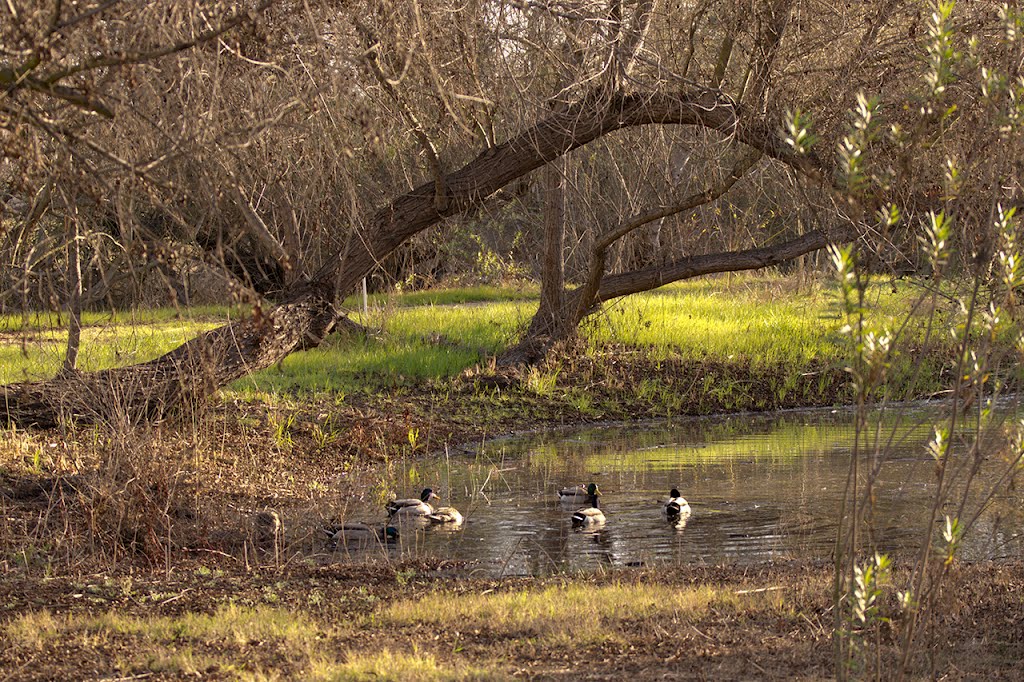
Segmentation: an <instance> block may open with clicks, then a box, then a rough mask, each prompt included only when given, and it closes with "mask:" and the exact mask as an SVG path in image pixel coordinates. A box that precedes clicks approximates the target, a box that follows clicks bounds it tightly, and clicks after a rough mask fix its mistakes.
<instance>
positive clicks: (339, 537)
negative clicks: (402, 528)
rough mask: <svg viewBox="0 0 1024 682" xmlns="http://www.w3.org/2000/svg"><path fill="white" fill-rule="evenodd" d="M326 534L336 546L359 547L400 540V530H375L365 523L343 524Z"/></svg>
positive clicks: (390, 527) (330, 529) (391, 528)
mask: <svg viewBox="0 0 1024 682" xmlns="http://www.w3.org/2000/svg"><path fill="white" fill-rule="evenodd" d="M324 532H325V533H327V534H328V535H329V536H330V538H331V543H332V544H333V545H334V546H337V545H343V546H346V547H348V546H350V545H354V546H359V545H368V544H370V543H371V542H376V543H386V542H394V541H395V540H397V539H398V529H396V528H393V527H392V526H383V527H380V528H375V527H373V526H369V525H367V524H365V523H343V524H341V525H340V526H334V527H332V528H325V529H324Z"/></svg>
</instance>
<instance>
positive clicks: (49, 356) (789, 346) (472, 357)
mask: <svg viewBox="0 0 1024 682" xmlns="http://www.w3.org/2000/svg"><path fill="white" fill-rule="evenodd" d="M922 291H923V290H922V288H921V285H919V284H917V283H914V282H912V281H909V280H905V281H900V282H897V283H891V282H888V281H879V282H878V283H877V286H874V287H872V288H871V289H870V290H869V300H868V301H867V303H868V304H869V306H870V308H871V310H872V315H873V317H874V318H875V319H877V320H878V321H879V326H882V325H888V326H889V327H890V328H896V327H897V325H899V324H900V323H901V321H903V320H905V319H909V322H910V324H909V325H907V326H906V327H905V328H904V329H903V335H904V337H905V342H904V347H905V348H906V349H907V351H906V352H904V353H902V354H898V355H895V356H894V357H893V361H892V363H891V369H890V372H891V375H892V377H893V378H894V381H893V382H892V384H891V386H892V390H893V391H894V392H896V393H900V394H902V395H901V397H920V396H927V395H931V394H933V393H935V392H936V391H938V390H939V389H940V384H941V382H940V378H941V377H942V375H943V372H944V371H945V370H946V366H947V365H948V362H949V360H950V357H951V352H952V351H951V350H950V348H951V346H950V341H949V337H948V334H946V335H942V334H935V333H931V334H929V331H928V326H927V325H928V324H929V322H930V321H931V322H932V323H933V324H936V325H938V326H939V327H940V328H941V327H942V326H948V324H949V320H950V319H951V316H952V312H951V311H952V310H953V306H952V304H951V303H950V302H949V301H948V300H944V299H939V300H940V303H941V306H942V308H941V309H940V310H939V311H938V313H937V316H936V317H935V318H934V319H930V318H929V317H928V316H927V315H926V314H924V313H923V312H922V311H920V310H919V311H917V312H916V313H915V314H911V313H910V311H911V309H912V306H913V305H914V303H915V301H917V299H918V298H919V296H920V295H921V294H922ZM533 295H534V292H532V291H528V290H527V291H520V290H513V291H501V290H496V289H464V290H445V291H437V292H414V293H409V294H396V295H391V296H389V297H384V296H382V295H375V296H374V298H373V300H372V305H371V308H370V310H369V312H368V313H366V314H363V313H361V312H354V313H353V318H354V319H355V320H357V321H359V322H360V323H362V324H364V325H366V326H367V327H368V328H369V329H370V330H371V331H372V333H371V334H370V335H369V336H366V337H364V336H362V335H359V334H344V333H339V334H335V335H333V336H332V337H331V338H329V339H328V340H327V342H326V343H324V344H323V346H322V347H320V348H318V349H315V350H311V351H307V352H302V353H295V354H293V355H291V356H289V357H288V358H286V359H285V360H284V361H283V362H282V363H280V364H279V365H277V366H275V367H272V368H270V369H267V370H263V371H261V372H257V373H254V374H252V375H251V376H249V377H246V378H244V379H242V380H239V381H237V382H235V383H234V384H233V385H232V386H230V387H229V388H228V389H227V390H226V391H225V397H226V398H228V399H229V400H237V399H242V400H257V401H268V400H269V401H271V402H277V401H281V400H285V401H287V400H300V401H301V400H304V399H307V398H308V397H309V396H310V395H313V394H331V395H333V396H335V397H337V396H346V395H351V394H356V393H361V394H364V395H373V394H378V393H380V392H381V391H385V392H388V391H390V392H394V391H407V392H408V391H424V390H425V391H429V392H431V393H433V394H434V395H435V396H437V397H440V399H441V401H442V402H443V400H444V396H446V395H450V394H451V393H452V392H456V393H458V394H459V395H460V397H461V398H465V397H466V391H465V390H464V389H465V386H464V385H463V383H462V382H461V381H459V377H460V375H462V374H463V373H465V372H466V371H467V370H468V369H470V368H473V367H475V366H478V365H480V364H481V363H486V361H487V359H488V358H489V357H492V356H493V355H495V354H497V353H499V352H500V351H501V350H502V349H504V348H505V347H507V346H508V345H509V344H510V343H512V342H514V341H515V340H516V338H517V337H518V335H519V334H520V333H522V330H523V329H524V328H525V325H526V324H527V322H528V321H529V317H530V315H531V314H532V313H533V311H534V309H535V308H536V302H535V300H533V299H531V298H530V297H531V296H533ZM349 303H351V304H353V305H356V304H357V301H349ZM244 314H246V311H244V310H240V309H228V308H223V309H217V308H204V309H197V310H187V311H172V310H156V311H139V312H135V313H111V314H89V315H87V316H86V319H85V323H86V325H87V327H86V329H85V331H84V334H83V353H82V356H81V359H80V363H81V367H82V368H83V369H86V370H92V369H102V368H106V367H111V366H117V365H125V364H130V363H133V362H141V361H144V360H147V359H150V358H153V357H156V356H157V355H159V354H161V353H164V352H166V351H168V350H170V349H171V348H173V347H175V346H176V345H178V344H180V343H182V342H183V341H184V340H186V339H187V338H189V337H191V336H192V335H194V334H196V333H199V332H201V331H205V330H207V329H210V328H212V327H213V326H216V325H217V324H221V323H223V322H226V321H228V320H230V319H237V318H238V317H239V316H240V315H244ZM59 322H61V320H60V319H59V317H58V316H54V315H52V314H51V315H35V316H8V317H6V318H4V319H2V320H0V332H2V333H3V340H4V341H5V343H3V344H2V346H0V381H5V382H9V381H18V380H25V379H36V378H43V377H47V376H52V374H53V373H54V372H56V370H57V369H58V368H59V366H60V362H61V359H62V353H63V346H64V343H65V338H66V332H64V331H63V330H61V329H60V328H59V326H58V323H59ZM843 323H844V320H842V319H841V315H840V310H839V304H838V302H837V300H836V295H835V291H834V290H833V288H832V287H831V285H830V284H827V283H825V284H823V283H810V284H798V283H796V282H795V281H793V280H790V279H787V278H781V277H770V276H759V277H736V278H734V279H732V280H729V281H728V285H727V280H725V279H713V278H712V279H708V280H701V281H696V282H684V283H680V284H676V285H673V286H669V287H665V288H663V289H661V290H658V291H655V292H650V293H647V294H644V295H639V296H634V297H630V298H628V299H625V300H623V301H619V302H613V303H611V304H609V305H608V306H607V307H606V309H605V310H604V311H603V312H602V313H601V314H599V315H597V316H594V317H593V318H591V319H590V320H588V321H587V322H586V323H585V324H584V327H583V329H582V332H583V334H582V337H583V339H584V340H585V342H584V343H583V345H581V346H580V347H578V348H575V349H572V350H571V351H570V352H568V353H561V354H556V355H554V356H552V358H551V359H550V360H549V362H547V363H545V364H544V365H542V366H540V367H538V368H535V369H533V370H532V371H530V372H529V373H527V374H526V375H525V376H524V377H522V380H521V381H520V382H518V383H517V387H518V388H520V389H521V391H520V392H519V393H520V397H521V399H522V402H524V404H525V409H526V411H527V412H530V413H532V414H533V415H534V416H536V413H537V412H539V411H546V412H552V413H553V415H554V417H555V419H557V420H564V419H565V418H566V417H567V416H576V417H577V418H580V419H602V418H619V417H623V416H628V415H630V414H633V415H635V416H664V415H666V414H679V413H709V412H716V411H731V410H744V409H761V410H763V409H775V408H780V407H794V406H800V405H829V404H834V403H837V402H844V400H848V399H849V395H848V394H847V393H846V387H845V384H846V379H845V376H844V374H843V368H844V367H845V365H846V363H847V356H848V349H847V347H846V345H845V340H844V339H843V337H842V336H841V335H840V334H839V329H840V327H841V325H842V324H843ZM915 372H916V373H915ZM474 385H475V387H476V388H478V389H479V388H481V387H482V388H488V387H490V386H493V384H490V383H488V382H487V381H483V382H479V381H478V382H477V383H476V384H474ZM502 388H505V389H508V386H507V385H503V386H502ZM506 392H507V391H506ZM472 393H473V397H474V398H476V397H480V398H481V405H480V406H479V409H491V410H497V411H498V412H499V413H500V412H501V411H502V408H503V405H502V404H501V403H502V401H501V400H499V401H495V400H493V399H492V398H493V396H492V395H490V392H489V391H486V390H483V391H481V390H475V391H473V392H472ZM624 402H625V403H626V404H624ZM533 403H539V404H540V405H541V407H540V408H539V409H538V410H535V409H533V407H532V404H533Z"/></svg>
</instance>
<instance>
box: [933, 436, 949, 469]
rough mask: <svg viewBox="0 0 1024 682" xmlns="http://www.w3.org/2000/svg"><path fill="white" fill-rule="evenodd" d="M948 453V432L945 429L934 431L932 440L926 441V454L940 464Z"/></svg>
mask: <svg viewBox="0 0 1024 682" xmlns="http://www.w3.org/2000/svg"><path fill="white" fill-rule="evenodd" d="M948 451H949V432H948V431H946V430H945V429H938V428H937V429H935V433H934V435H932V439H931V440H930V441H928V454H929V455H931V456H932V459H934V460H935V461H936V462H941V461H942V460H944V459H945V458H946V453H947V452H948Z"/></svg>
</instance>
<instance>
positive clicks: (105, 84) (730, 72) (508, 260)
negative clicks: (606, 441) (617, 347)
mask: <svg viewBox="0 0 1024 682" xmlns="http://www.w3.org/2000/svg"><path fill="white" fill-rule="evenodd" d="M932 11H933V8H932V4H931V3H930V2H923V1H921V0H905V1H900V2H886V3H881V2H879V3H873V2H872V3H848V4H842V5H840V6H835V7H833V6H823V5H821V4H820V3H812V2H804V1H801V0H763V1H759V2H754V3H750V2H745V1H739V0H700V1H698V2H693V3H668V2H663V1H661V0H636V1H634V2H625V1H623V0H602V1H597V0H565V1H563V2H532V1H526V2H524V1H522V0H473V1H470V2H458V3H455V2H447V1H445V0H431V1H427V0H414V1H413V2H405V1H404V0H403V1H402V2H383V1H372V2H371V1H367V2H351V3H338V2H330V1H323V2H302V3H300V2H291V1H289V0H276V1H274V0H264V1H262V2H257V1H255V0H250V1H248V2H226V1H225V2H221V1H214V2H203V3H194V2H183V1H181V0H163V1H161V2H155V3H146V4H142V5H140V4H133V3H126V2H119V1H117V0H114V1H113V2H111V1H110V0H106V1H100V0H95V1H94V2H91V3H90V2H85V3H76V4H74V5H69V4H66V3H62V2H60V1H59V0H51V1H50V2H44V3H38V2H36V1H35V0H32V1H30V0H20V1H19V0H11V2H8V3H5V6H4V7H2V8H0V13H2V14H3V16H2V17H0V18H2V19H3V21H0V149H2V151H3V157H2V160H0V187H2V190H0V191H2V192H3V196H4V206H5V208H4V213H3V221H4V222H3V225H4V235H3V236H4V241H3V244H2V245H0V252H2V254H3V261H2V262H3V264H4V269H3V272H2V273H0V283H2V285H3V286H2V291H0V294H2V296H0V303H2V305H3V307H4V308H5V309H6V310H12V309H22V310H25V309H38V308H56V309H65V310H68V311H69V312H70V313H71V319H72V343H69V358H68V361H67V362H66V369H67V370H68V371H72V370H73V369H74V366H75V362H74V357H73V346H74V343H73V341H74V337H75V322H74V320H75V319H76V317H77V314H78V311H80V310H81V309H82V308H83V307H88V306H111V305H114V306H118V305H120V306H123V305H132V304H137V303H140V302H148V303H166V302H168V301H177V302H192V301H194V300H196V297H197V296H199V297H201V296H202V295H203V294H204V293H205V294H206V295H209V292H215V295H216V296H217V299H218V300H223V298H224V295H225V294H230V295H232V296H234V297H236V299H238V300H242V301H247V302H251V303H252V304H253V306H254V310H255V311H256V312H257V314H255V315H254V316H253V318H252V319H250V320H247V321H243V322H241V323H239V324H238V325H233V326H231V327H230V328H225V329H222V330H215V331H214V332H211V333H209V334H207V335H204V336H201V337H198V338H197V339H194V340H193V341H192V342H190V343H189V344H186V346H183V347H182V348H180V349H178V350H177V351H175V352H173V353H172V354H170V355H169V356H167V357H165V358H161V359H159V360H158V361H155V362H154V363H149V364H147V365H145V366H140V367H137V368H129V370H127V371H126V372H122V373H112V374H106V375H101V376H96V377H79V380H82V381H86V382H88V383H89V386H90V388H89V391H91V392H93V393H95V392H96V391H104V392H108V393H109V391H110V390H112V389H107V388H100V387H101V386H112V385H114V384H118V385H119V388H118V390H117V394H118V395H121V394H122V392H123V388H124V385H125V379H126V377H128V376H129V374H130V375H131V378H132V385H138V386H140V387H141V388H139V389H138V390H136V391H133V392H132V393H133V394H138V393H148V395H147V396H145V397H138V399H137V400H135V401H134V402H136V403H137V404H138V405H140V406H144V407H142V408H140V409H144V411H146V412H147V413H148V412H150V411H154V410H155V411H156V412H161V411H162V409H163V407H161V406H166V405H167V404H173V403H174V402H175V401H177V400H178V397H180V396H184V395H188V396H193V397H195V394H196V392H198V393H199V394H200V397H201V396H202V395H205V394H206V393H207V392H208V391H209V390H210V388H211V387H216V386H218V385H221V384H222V383H223V382H224V381H230V380H231V379H233V378H236V377H237V376H239V375H240V374H244V373H246V372H248V371H252V370H254V369H259V368H260V367H263V366H266V365H267V364H269V363H273V362H276V361H278V360H279V359H280V358H281V357H283V356H284V355H287V354H288V353H290V352H293V351H294V350H297V349H301V348H307V347H310V346H311V345H315V344H317V343H319V342H320V340H322V338H323V337H324V336H325V335H326V334H328V333H330V331H331V329H333V327H334V324H335V323H336V322H337V320H338V311H337V310H336V309H335V308H334V304H335V302H336V301H337V300H338V297H339V296H343V295H345V294H346V293H348V292H349V291H350V289H351V288H352V287H353V286H354V284H355V283H357V282H358V281H359V280H360V279H361V278H363V277H364V276H367V275H373V274H375V273H376V274H377V275H379V279H380V281H385V282H386V281H393V280H394V279H396V278H397V279H405V278H409V277H413V278H416V277H420V278H431V277H441V276H446V275H453V274H459V273H460V272H463V271H466V270H470V271H471V270H472V269H473V268H474V266H475V267H477V268H478V270H480V269H483V270H486V271H488V272H494V271H498V272H501V271H503V270H508V269H511V270H514V271H516V272H523V273H527V274H528V275H531V276H540V277H541V278H542V279H543V281H544V294H543V296H542V301H543V302H542V305H541V309H540V311H539V313H538V316H537V317H536V318H535V320H534V324H533V325H531V327H530V330H528V332H527V334H526V337H525V338H524V344H521V345H520V346H519V347H517V349H513V350H514V351H516V352H513V353H512V354H511V355H510V358H509V360H510V361H512V362H517V361H522V360H525V361H531V360H534V359H536V358H537V357H538V356H540V355H542V354H543V353H545V352H547V349H548V348H549V347H550V342H551V341H552V340H557V339H558V338H563V337H565V336H567V335H571V334H572V333H573V332H574V330H575V328H576V325H577V324H578V322H579V321H580V320H581V319H582V318H583V317H584V316H585V315H587V314H588V313H590V312H592V311H593V310H594V309H595V308H596V307H597V306H599V305H600V303H601V301H604V300H607V299H608V298H613V297H619V296H624V295H628V294H630V293H633V292H636V291H642V290H645V289H650V288H652V287H655V286H658V285H660V284H662V283H665V282H668V281H672V280H676V279H680V278H685V277H690V276H695V275H699V274H702V273H706V272H716V271H725V270H735V269H752V268H759V267H765V266H768V265H777V264H782V263H786V262H788V261H790V260H792V259H793V258H796V257H798V256H800V255H802V254H807V253H813V252H815V251H817V250H819V249H821V248H823V247H824V246H825V245H826V244H828V243H830V242H836V241H839V242H842V241H850V240H859V241H860V242H861V243H862V245H864V247H865V250H864V256H863V257H864V259H868V258H869V256H868V255H867V254H869V253H870V254H871V256H870V258H872V259H874V262H875V266H874V267H877V268H898V269H901V270H914V269H918V268H919V267H920V266H921V259H920V257H919V254H918V247H917V244H918V241H917V235H916V234H915V229H916V228H917V226H918V225H920V224H921V223H922V220H923V219H924V218H926V217H927V215H928V214H929V212H932V211H936V210H938V209H940V208H943V207H945V208H947V210H955V212H956V213H957V214H958V215H959V216H961V217H962V219H961V220H959V221H958V223H957V225H958V232H957V233H956V234H954V235H953V236H952V238H953V239H955V240H956V241H957V243H958V244H961V245H963V246H965V247H966V248H964V249H963V250H962V251H960V253H963V254H971V255H968V256H965V258H966V259H968V260H970V259H971V258H974V257H975V255H974V254H978V253H980V254H981V255H982V257H984V256H985V255H986V254H988V255H991V249H988V250H986V249H985V248H982V247H984V244H985V243H986V240H987V239H988V237H987V236H986V231H985V229H983V227H982V226H984V225H985V224H988V222H990V221H989V217H990V216H989V214H990V212H991V208H990V206H991V204H992V202H991V201H990V199H991V197H992V196H993V194H995V193H999V194H1000V195H1001V196H1003V195H1005V196H1007V197H1010V200H1011V201H1013V200H1016V201H1019V198H1018V199H1013V197H1019V188H1017V187H1016V186H1014V187H1011V188H1009V191H1007V189H1006V188H1007V185H1006V183H1007V182H1010V183H1011V184H1012V182H1013V181H1012V180H1010V179H1011V178H1014V177H1017V178H1019V177H1020V173H1019V171H1020V170H1021V169H1020V163H1021V160H1020V159H1021V158H1022V155H1021V154H1019V153H1012V152H1013V151H1014V150H1009V149H1006V147H1005V145H1006V141H1005V139H1004V138H1003V136H1001V134H1000V124H999V123H997V122H996V121H995V119H994V118H993V112H992V111H991V104H990V103H988V102H987V100H986V99H985V98H982V97H979V91H978V88H979V86H978V83H979V82H983V81H984V76H983V74H982V75H979V74H981V72H980V69H981V68H982V67H983V66H985V65H986V64H988V65H989V66H988V67H987V68H989V69H991V68H992V65H998V67H999V69H998V72H999V73H1000V74H1002V75H1003V76H1002V77H1005V78H1006V79H1007V83H1009V84H1010V85H1009V86H1007V87H1010V89H1011V92H1012V91H1013V87H1015V86H1013V85H1012V84H1013V83H1014V82H1015V81H1014V79H1015V78H1018V77H1019V69H1020V64H1019V53H1020V51H1019V38H1018V37H1016V36H1007V28H1006V22H1005V17H1004V16H1002V15H1001V14H1000V11H999V7H998V5H997V4H996V3H988V2H980V3H971V4H970V5H969V6H966V5H965V6H964V7H962V8H959V9H958V12H957V15H956V19H955V21H956V23H957V26H956V31H955V32H953V33H952V34H951V35H953V36H955V37H954V38H952V39H951V40H952V41H954V43H955V44H951V45H949V46H948V47H949V49H950V50H953V51H956V50H964V49H965V48H966V47H967V44H968V42H970V48H971V54H972V55H975V56H976V62H977V63H976V64H973V65H968V66H964V65H961V66H960V67H959V68H964V69H965V70H973V72H976V73H975V75H978V77H977V78H963V79H958V78H951V79H948V82H946V83H945V84H944V86H943V90H942V92H941V97H940V98H939V99H938V100H935V99H934V98H931V99H929V97H930V96H931V94H933V93H929V92H927V90H928V87H927V85H926V84H923V83H924V81H923V78H924V77H925V74H927V73H928V72H929V69H930V68H931V66H930V64H931V61H933V60H934V59H937V58H940V57H941V56H940V57H936V56H935V55H933V54H932V53H931V52H930V50H931V49H932V47H931V46H932V44H933V42H934V36H932V35H931V34H930V31H931V29H930V28H929V27H930V26H931V25H932V22H931V19H930V17H931V14H932ZM1007 38H1009V39H1007ZM956 41H959V42H956ZM944 49H945V48H944ZM859 92H868V93H871V96H872V97H873V98H877V99H876V100H875V103H873V104H872V105H871V106H872V107H874V108H873V111H874V112H875V115H876V116H879V117H883V118H884V120H885V124H886V126H887V128H886V132H885V133H884V134H877V135H874V136H873V137H872V139H870V140H868V141H867V142H866V149H867V150H868V151H870V154H866V155H865V157H864V158H865V159H866V160H865V161H864V162H863V163H861V165H860V166H859V167H858V168H857V169H856V173H853V174H851V173H850V172H848V171H849V168H846V166H848V165H849V163H850V159H848V158H845V157H844V156H843V154H844V152H843V148H842V139H843V138H844V136H846V135H847V134H848V132H849V129H850V125H851V121H850V116H849V114H848V112H849V111H850V110H851V108H856V107H857V106H858V104H857V102H858V100H857V93H859ZM929 102H937V104H935V103H932V104H929ZM861 106H863V105H861ZM808 121H810V122H811V123H810V124H808ZM801 130H808V131H812V134H813V136H814V137H815V144H813V145H810V144H807V143H808V142H809V140H806V139H796V140H794V139H793V138H794V136H798V135H799V133H800V131H801ZM949 157H953V158H957V159H958V160H959V166H958V168H959V175H958V177H957V183H958V188H957V189H958V191H957V192H956V195H955V198H954V199H953V201H954V202H955V206H952V207H950V206H949V194H948V191H947V189H948V188H947V183H946V179H945V171H944V170H943V164H944V159H946V158H949ZM855 161H856V160H855ZM858 163H860V162H858ZM1014 173H1016V175H1014ZM890 203H894V204H898V205H899V206H900V207H901V210H902V218H903V219H902V220H901V221H900V222H899V223H897V224H889V223H887V222H886V221H884V220H879V218H878V215H879V210H881V209H883V208H884V207H885V206H887V205H889V204H890ZM275 306H278V307H275ZM145 377H149V379H146V378H145ZM62 381H64V379H62ZM154 382H155V383H154ZM65 383H66V382H65ZM147 387H148V388H147ZM57 388H59V391H58V392H59V394H60V396H61V398H60V400H61V401H64V403H65V407H63V408H61V409H64V410H69V409H70V412H71V413H77V412H78V409H77V408H75V407H74V406H73V405H72V407H71V408H68V407H67V401H70V402H71V403H72V404H74V403H75V399H73V395H74V394H76V393H82V390H81V387H78V388H75V389H73V390H71V389H68V388H67V386H66V385H63V384H62V385H60V386H55V385H52V384H51V385H45V386H21V387H15V388H14V389H13V392H12V391H10V390H9V392H8V396H9V398H8V416H9V417H11V418H15V419H16V420H20V419H29V420H31V419H36V421H37V422H39V423H43V422H45V421H46V419H43V418H42V417H41V416H40V415H39V414H38V410H37V407H38V406H39V405H40V404H48V403H52V402H53V400H54V398H53V389H57ZM11 396H13V398H12V397H11ZM19 405H22V406H26V405H31V406H32V408H31V409H28V408H26V410H27V411H25V412H22V411H21V408H19ZM50 416H51V417H52V416H53V415H52V410H51V414H50Z"/></svg>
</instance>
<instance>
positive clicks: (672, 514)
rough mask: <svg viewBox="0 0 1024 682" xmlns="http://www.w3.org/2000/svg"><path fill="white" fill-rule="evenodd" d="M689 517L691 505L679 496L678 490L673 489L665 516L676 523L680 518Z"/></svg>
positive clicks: (669, 495)
mask: <svg viewBox="0 0 1024 682" xmlns="http://www.w3.org/2000/svg"><path fill="white" fill-rule="evenodd" d="M689 515H690V503H689V502H687V501H686V500H685V499H684V498H683V496H682V495H680V494H679V490H678V489H676V488H672V490H671V492H669V494H668V502H666V503H665V516H666V517H667V518H668V519H669V520H670V521H674V520H676V519H679V518H680V517H683V516H689Z"/></svg>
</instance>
